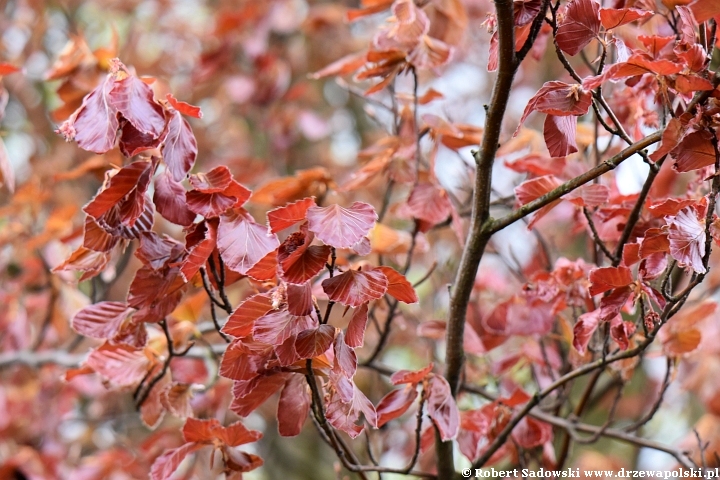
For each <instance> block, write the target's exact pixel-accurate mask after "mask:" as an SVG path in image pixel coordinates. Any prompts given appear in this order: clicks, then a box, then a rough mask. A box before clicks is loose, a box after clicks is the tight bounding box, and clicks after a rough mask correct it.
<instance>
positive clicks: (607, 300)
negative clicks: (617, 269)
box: [599, 286, 633, 322]
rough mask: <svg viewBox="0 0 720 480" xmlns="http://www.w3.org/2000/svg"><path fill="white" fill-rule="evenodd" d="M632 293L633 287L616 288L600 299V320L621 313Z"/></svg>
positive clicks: (605, 319) (603, 320)
mask: <svg viewBox="0 0 720 480" xmlns="http://www.w3.org/2000/svg"><path fill="white" fill-rule="evenodd" d="M632 293H633V289H632V287H629V286H628V287H622V288H616V289H614V290H613V291H612V292H610V293H609V294H608V295H605V296H604V297H603V298H602V299H601V300H600V315H599V319H600V321H602V322H606V321H608V320H610V319H612V318H614V317H616V316H618V315H620V310H622V308H623V307H624V306H625V303H627V301H628V299H629V298H630V295H632Z"/></svg>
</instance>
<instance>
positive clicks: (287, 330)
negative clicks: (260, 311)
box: [253, 310, 332, 355]
mask: <svg viewBox="0 0 720 480" xmlns="http://www.w3.org/2000/svg"><path fill="white" fill-rule="evenodd" d="M316 326H317V322H316V321H315V320H313V319H312V318H311V317H296V316H294V315H290V314H289V313H288V311H287V310H280V311H276V312H270V313H268V314H266V315H264V316H262V317H260V318H258V319H257V320H255V325H254V327H253V339H255V341H257V342H261V343H266V344H268V345H280V344H282V343H283V342H284V341H285V340H287V339H288V338H290V337H292V336H293V335H297V334H298V333H300V332H303V331H305V330H307V329H313V328H315V327H316ZM330 342H332V338H331V339H330ZM328 346H330V344H328ZM326 350H327V349H326ZM320 353H322V352H320ZM318 355H319V354H318Z"/></svg>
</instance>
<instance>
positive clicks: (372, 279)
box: [322, 270, 389, 307]
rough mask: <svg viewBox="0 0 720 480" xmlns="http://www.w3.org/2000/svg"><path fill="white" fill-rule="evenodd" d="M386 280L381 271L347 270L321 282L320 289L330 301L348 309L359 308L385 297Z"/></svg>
mask: <svg viewBox="0 0 720 480" xmlns="http://www.w3.org/2000/svg"><path fill="white" fill-rule="evenodd" d="M388 284H389V282H388V278H387V277H386V276H385V274H384V273H382V271H379V270H370V271H360V270H348V271H347V272H345V273H342V274H340V275H336V276H334V277H332V278H328V279H326V280H323V282H322V287H323V290H324V291H325V293H327V295H328V297H329V298H330V300H332V301H334V302H338V303H341V304H343V305H347V306H350V307H359V306H361V305H362V304H364V303H367V302H369V301H371V300H376V299H378V298H381V297H382V296H383V295H385V292H387V289H388Z"/></svg>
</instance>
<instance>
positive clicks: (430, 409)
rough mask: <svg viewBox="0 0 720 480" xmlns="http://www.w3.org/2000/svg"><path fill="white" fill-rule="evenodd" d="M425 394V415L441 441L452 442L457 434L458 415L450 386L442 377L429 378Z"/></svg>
mask: <svg viewBox="0 0 720 480" xmlns="http://www.w3.org/2000/svg"><path fill="white" fill-rule="evenodd" d="M428 389H429V391H428V393H427V413H428V415H429V416H430V418H432V419H433V422H434V423H435V426H436V427H437V429H438V431H439V432H440V438H441V439H442V440H443V441H448V440H453V439H454V438H455V437H456V436H457V433H458V427H459V425H460V414H459V413H458V409H457V405H456V404H455V399H454V398H453V396H452V394H451V393H450V385H449V384H448V383H447V380H445V379H444V378H443V377H439V376H437V375H435V376H432V377H430V382H429V384H428Z"/></svg>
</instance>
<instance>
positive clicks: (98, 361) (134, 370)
mask: <svg viewBox="0 0 720 480" xmlns="http://www.w3.org/2000/svg"><path fill="white" fill-rule="evenodd" d="M85 364H86V365H87V366H88V367H90V368H92V369H93V370H95V372H97V373H98V374H99V375H100V376H101V377H103V378H106V379H107V380H109V381H110V382H112V383H113V384H114V385H117V386H118V387H129V386H134V385H137V384H138V383H139V382H140V381H141V380H142V379H143V378H145V375H146V374H147V372H148V370H149V369H150V366H151V364H150V360H148V357H147V356H145V353H143V351H142V350H137V349H134V348H130V347H125V346H122V345H115V346H111V345H107V344H106V345H103V346H102V347H100V348H98V349H97V350H93V351H92V352H91V353H90V355H89V356H88V358H87V360H86V361H85Z"/></svg>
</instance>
